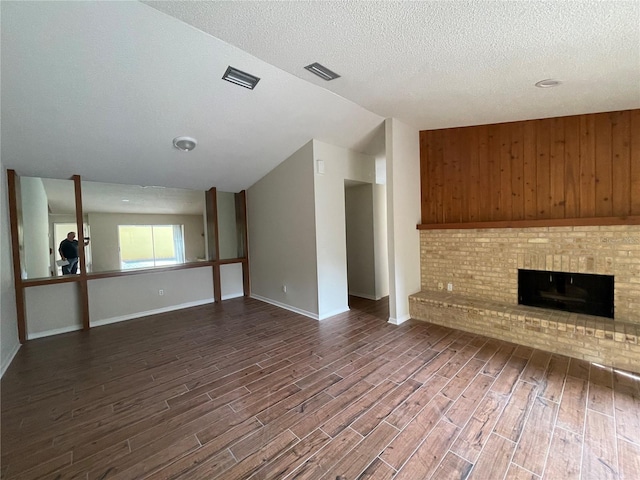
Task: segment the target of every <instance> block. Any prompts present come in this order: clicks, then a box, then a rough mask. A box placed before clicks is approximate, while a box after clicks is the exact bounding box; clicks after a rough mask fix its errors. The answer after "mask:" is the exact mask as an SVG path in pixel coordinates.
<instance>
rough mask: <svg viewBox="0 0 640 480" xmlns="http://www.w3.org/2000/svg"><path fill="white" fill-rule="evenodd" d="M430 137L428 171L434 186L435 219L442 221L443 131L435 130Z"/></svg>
mask: <svg viewBox="0 0 640 480" xmlns="http://www.w3.org/2000/svg"><path fill="white" fill-rule="evenodd" d="M432 139H433V141H434V145H435V148H434V150H433V151H432V152H431V155H430V158H432V159H433V168H432V169H431V170H430V171H431V173H432V178H433V180H432V181H433V182H434V187H435V202H436V221H437V222H438V223H444V222H445V217H444V131H443V130H436V131H435V132H433V136H432Z"/></svg>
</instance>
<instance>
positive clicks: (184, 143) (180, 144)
mask: <svg viewBox="0 0 640 480" xmlns="http://www.w3.org/2000/svg"><path fill="white" fill-rule="evenodd" d="M197 144H198V141H197V140H196V139H195V138H191V137H176V138H174V139H173V146H174V147H176V148H177V149H178V150H182V151H183V152H190V151H191V150H193V149H194V148H196V145H197Z"/></svg>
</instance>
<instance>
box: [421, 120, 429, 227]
mask: <svg viewBox="0 0 640 480" xmlns="http://www.w3.org/2000/svg"><path fill="white" fill-rule="evenodd" d="M430 135H431V132H430V131H429V130H422V131H421V132H420V212H421V216H420V221H421V222H422V223H431V217H430V215H429V206H430V203H431V202H430V200H431V196H430V193H431V190H430V187H431V182H430V178H429V136H430Z"/></svg>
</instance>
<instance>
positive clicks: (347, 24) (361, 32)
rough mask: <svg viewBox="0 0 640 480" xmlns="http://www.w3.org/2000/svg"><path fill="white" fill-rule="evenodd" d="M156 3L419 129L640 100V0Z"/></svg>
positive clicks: (601, 108)
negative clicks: (322, 75) (549, 82)
mask: <svg viewBox="0 0 640 480" xmlns="http://www.w3.org/2000/svg"><path fill="white" fill-rule="evenodd" d="M147 3H148V4H150V5H152V6H153V7H154V8H157V9H159V10H162V11H164V12H167V13H168V14H170V15H172V16H174V17H176V18H179V19H181V20H183V21H185V22H187V23H189V24H191V25H193V26H195V27H196V28H199V29H201V30H203V31H206V32H209V33H210V34H212V35H214V36H216V37H217V38H220V39H222V40H224V41H226V42H229V43H230V44H232V45H235V46H237V47H240V48H242V49H243V50H245V51H247V52H249V53H251V54H253V55H255V56H256V57H258V58H260V59H262V60H265V61H266V62H268V63H270V64H272V65H275V66H277V67H279V68H281V69H283V70H285V71H287V72H289V73H292V74H293V75H297V76H299V77H300V78H303V79H305V80H308V81H310V82H312V83H314V84H317V85H319V86H322V87H324V88H327V89H329V90H331V91H332V92H335V93H337V94H338V95H340V96H342V97H345V98H348V99H349V100H352V101H353V102H355V103H357V104H358V105H361V106H363V107H364V108H366V109H368V110H370V111H372V112H374V113H377V114H378V115H381V116H383V117H396V118H399V119H400V120H403V121H405V122H407V123H409V124H412V125H414V126H416V127H418V128H420V129H430V128H442V127H450V126H461V125H474V124H484V123H497V122H504V121H512V120H521V119H532V118H543V117H550V116H561V115H571V114H579V113H588V112H598V111H611V110H621V109H626V108H632V107H638V106H640V2H638V1H623V0H614V1H562V0H557V1H524V2H514V1H495V0H490V1H486V0H473V1H422V2H408V1H407V2H389V1H385V2H363V1H345V0H342V1H339V2H324V1H320V2H313V1H312V2H308V1H302V2H147ZM313 62H320V63H321V64H323V65H325V66H327V67H328V68H330V69H332V70H334V71H335V72H337V73H339V74H340V75H342V77H341V78H339V79H337V80H334V81H331V82H326V81H324V80H322V79H319V78H317V77H315V76H313V75H312V74H311V73H309V72H307V71H306V70H304V69H303V67H304V66H305V65H308V64H310V63H313ZM548 78H555V79H558V80H560V81H562V82H563V85H562V86H561V87H559V88H555V89H546V90H543V89H539V88H535V87H534V83H535V82H537V81H539V80H543V79H548Z"/></svg>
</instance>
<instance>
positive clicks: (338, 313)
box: [319, 307, 349, 320]
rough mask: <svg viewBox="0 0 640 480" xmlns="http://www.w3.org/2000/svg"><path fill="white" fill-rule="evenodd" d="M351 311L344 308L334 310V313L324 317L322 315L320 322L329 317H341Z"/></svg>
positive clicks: (326, 314)
mask: <svg viewBox="0 0 640 480" xmlns="http://www.w3.org/2000/svg"><path fill="white" fill-rule="evenodd" d="M348 311H349V307H343V308H338V309H336V310H334V311H333V312H329V313H325V314H324V315H322V316H321V317H320V318H319V320H325V319H327V318H329V317H333V316H335V315H340V314H341V313H344V312H348Z"/></svg>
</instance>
